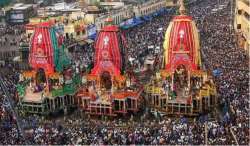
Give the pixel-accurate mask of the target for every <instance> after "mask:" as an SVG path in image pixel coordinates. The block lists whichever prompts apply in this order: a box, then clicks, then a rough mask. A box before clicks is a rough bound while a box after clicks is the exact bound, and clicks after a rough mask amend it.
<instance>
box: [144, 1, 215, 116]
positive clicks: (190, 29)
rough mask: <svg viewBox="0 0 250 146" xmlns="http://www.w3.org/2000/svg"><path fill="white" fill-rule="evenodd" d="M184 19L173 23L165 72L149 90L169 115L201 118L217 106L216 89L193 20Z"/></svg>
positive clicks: (152, 100)
mask: <svg viewBox="0 0 250 146" xmlns="http://www.w3.org/2000/svg"><path fill="white" fill-rule="evenodd" d="M179 13H180V15H178V16H175V17H174V18H173V20H172V21H171V22H170V24H169V26H168V28H167V30H166V33H165V41H164V44H163V48H164V54H163V56H164V57H163V61H162V62H163V64H162V67H163V70H161V72H160V73H157V75H156V77H155V78H154V79H153V80H152V82H151V83H149V84H148V85H147V87H146V92H147V93H148V100H149V103H150V105H151V106H152V107H154V108H158V109H160V110H162V111H165V112H166V113H167V114H184V115H197V114H199V113H201V112H204V111H208V110H210V109H211V107H212V106H213V105H215V103H216V98H215V92H216V91H215V87H214V84H213V82H212V80H211V77H210V76H209V75H208V74H207V72H205V71H204V70H203V66H202V63H201V55H200V53H201V51H200V45H199V34H198V30H197V28H196V25H195V22H194V21H193V20H192V17H190V16H188V15H186V14H185V7H184V3H183V1H182V0H181V1H180V9H179Z"/></svg>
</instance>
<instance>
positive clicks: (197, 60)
mask: <svg viewBox="0 0 250 146" xmlns="http://www.w3.org/2000/svg"><path fill="white" fill-rule="evenodd" d="M192 29H193V36H194V43H195V56H194V57H195V64H197V65H199V66H201V55H200V39H199V33H198V29H197V27H196V25H195V22H194V21H192Z"/></svg>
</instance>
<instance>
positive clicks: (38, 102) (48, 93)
mask: <svg viewBox="0 0 250 146" xmlns="http://www.w3.org/2000/svg"><path fill="white" fill-rule="evenodd" d="M30 42H31V43H30V51H29V52H30V53H29V65H30V67H31V70H26V71H23V72H22V74H20V82H19V84H18V85H17V87H18V97H19V107H20V109H21V110H22V111H23V112H24V113H37V114H45V115H46V114H49V113H54V112H58V111H60V110H64V111H65V109H67V108H68V107H71V106H73V105H74V95H75V93H76V91H77V87H78V86H79V84H80V83H81V82H79V81H80V80H81V79H80V75H78V74H76V72H75V71H74V70H73V69H72V68H70V61H69V59H68V58H67V56H66V54H65V52H64V44H63V36H62V35H61V34H60V33H59V32H58V31H57V30H56V29H55V27H54V24H53V23H52V22H42V23H40V24H38V25H36V26H35V29H34V33H33V36H32V38H31V41H30Z"/></svg>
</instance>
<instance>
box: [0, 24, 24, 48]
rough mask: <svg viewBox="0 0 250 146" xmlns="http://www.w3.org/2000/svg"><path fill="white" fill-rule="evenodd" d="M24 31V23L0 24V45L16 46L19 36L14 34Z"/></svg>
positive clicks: (19, 34) (20, 33)
mask: <svg viewBox="0 0 250 146" xmlns="http://www.w3.org/2000/svg"><path fill="white" fill-rule="evenodd" d="M24 32H25V26H24V25H14V26H10V25H0V34H1V37H0V46H6V45H11V46H17V45H18V42H19V41H20V40H19V39H20V38H16V36H21V35H22V34H23V33H24Z"/></svg>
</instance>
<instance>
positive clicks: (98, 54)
mask: <svg viewBox="0 0 250 146" xmlns="http://www.w3.org/2000/svg"><path fill="white" fill-rule="evenodd" d="M121 61H122V60H121V55H120V48H119V42H118V27H117V26H105V27H104V28H103V30H101V31H100V32H99V34H98V37H97V40H96V43H95V64H94V68H93V69H92V71H91V73H92V74H94V75H98V74H101V73H102V72H103V71H108V72H109V73H110V74H112V75H119V74H120V68H121Z"/></svg>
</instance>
